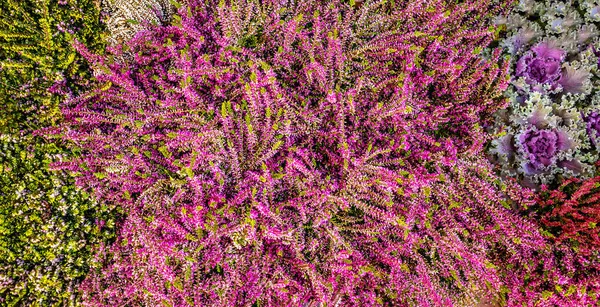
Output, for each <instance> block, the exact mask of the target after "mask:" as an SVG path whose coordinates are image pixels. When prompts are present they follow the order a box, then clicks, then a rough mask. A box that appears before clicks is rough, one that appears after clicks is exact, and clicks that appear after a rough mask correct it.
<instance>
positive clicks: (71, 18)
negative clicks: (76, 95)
mask: <svg viewBox="0 0 600 307" xmlns="http://www.w3.org/2000/svg"><path fill="white" fill-rule="evenodd" d="M65 2H67V4H64V5H61V4H58V2H57V1H56V0H18V1H17V0H3V1H0V84H2V86H0V99H1V100H2V102H3V109H2V111H1V112H0V133H15V132H17V131H19V130H25V131H26V132H27V131H31V130H33V129H36V128H39V127H41V126H48V125H52V124H54V123H56V121H57V120H58V119H59V118H60V113H59V111H58V103H59V102H60V101H61V100H62V99H64V95H56V94H53V93H50V92H49V91H48V88H49V87H50V86H52V85H53V84H55V83H56V82H62V81H64V82H65V83H66V86H67V87H68V90H69V91H74V92H77V91H78V90H80V89H81V88H82V87H84V86H85V85H86V84H87V82H89V80H90V79H91V72H90V69H89V67H87V65H86V64H85V62H84V60H83V59H82V58H81V57H80V56H79V55H77V53H76V52H75V50H74V49H73V48H72V46H71V43H72V41H73V40H74V39H77V40H79V41H80V42H83V43H84V44H85V45H86V46H88V48H90V49H91V50H94V51H95V52H99V51H101V50H102V49H103V41H104V39H103V36H104V35H105V32H104V31H103V27H102V24H101V22H100V12H99V7H98V3H96V2H99V1H94V0H77V1H76V0H68V1H65ZM70 32H72V33H70ZM65 90H66V89H65Z"/></svg>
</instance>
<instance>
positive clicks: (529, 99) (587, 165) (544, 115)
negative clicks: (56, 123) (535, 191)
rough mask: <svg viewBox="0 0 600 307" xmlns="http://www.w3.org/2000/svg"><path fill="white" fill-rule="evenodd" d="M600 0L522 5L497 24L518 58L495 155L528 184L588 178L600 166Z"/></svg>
mask: <svg viewBox="0 0 600 307" xmlns="http://www.w3.org/2000/svg"><path fill="white" fill-rule="evenodd" d="M597 11H598V2H597V1H595V0H591V1H587V0H586V1H566V2H565V1H540V2H536V1H520V2H519V4H518V5H517V6H516V8H515V9H514V10H513V11H512V12H511V13H510V14H506V15H501V16H500V17H498V18H497V21H496V23H497V24H499V25H501V26H502V27H504V31H503V32H502V33H503V37H504V38H503V39H502V40H501V41H500V45H501V46H502V47H503V49H504V50H505V52H506V53H507V54H509V55H511V57H512V62H511V85H510V86H509V89H508V91H507V93H506V95H507V96H508V97H509V100H510V105H509V107H508V108H507V109H506V110H502V111H501V112H499V113H498V115H497V123H496V125H494V126H493V128H492V129H491V130H492V131H494V133H498V138H497V139H496V140H495V141H494V142H493V148H492V154H493V155H494V157H495V159H496V161H497V163H498V164H499V165H500V166H501V169H502V172H503V174H504V175H505V176H511V177H518V178H519V179H520V180H521V182H522V183H523V184H524V185H527V186H529V187H535V188H539V186H540V184H551V185H552V184H554V185H556V184H559V183H560V181H561V180H563V179H564V178H571V177H579V178H588V177H590V176H591V175H592V174H593V172H594V166H593V165H594V163H595V162H596V161H597V160H598V148H599V147H598V142H597V141H596V139H597V129H596V128H597V125H596V122H597V117H598V116H597V115H598V114H597V113H598V107H599V106H600V104H599V103H600V100H599V99H600V78H599V75H598V73H599V70H598V68H599V67H598V65H599V64H600V62H599V58H598V52H597V50H598V44H599V42H600V38H599V37H598V30H597V29H598V26H599V20H598V16H597V13H598V12H597Z"/></svg>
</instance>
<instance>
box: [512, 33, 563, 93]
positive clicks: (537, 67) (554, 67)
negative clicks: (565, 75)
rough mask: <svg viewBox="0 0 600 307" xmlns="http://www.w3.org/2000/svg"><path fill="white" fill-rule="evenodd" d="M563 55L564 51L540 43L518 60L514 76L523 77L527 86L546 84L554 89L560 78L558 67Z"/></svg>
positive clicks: (559, 68)
mask: <svg viewBox="0 0 600 307" xmlns="http://www.w3.org/2000/svg"><path fill="white" fill-rule="evenodd" d="M565 54H566V53H565V51H563V50H562V49H560V48H556V47H553V46H551V45H550V44H549V43H540V44H538V45H537V46H535V47H533V48H532V49H531V50H530V51H528V52H527V53H526V54H525V55H524V56H522V57H521V58H520V59H519V61H518V62H517V70H516V76H517V77H521V76H523V77H525V79H526V82H527V83H528V84H531V85H537V84H544V83H546V84H550V85H552V88H553V89H554V88H556V87H557V85H558V81H559V80H560V79H561V76H562V73H561V67H560V65H561V63H562V62H563V60H564V57H565Z"/></svg>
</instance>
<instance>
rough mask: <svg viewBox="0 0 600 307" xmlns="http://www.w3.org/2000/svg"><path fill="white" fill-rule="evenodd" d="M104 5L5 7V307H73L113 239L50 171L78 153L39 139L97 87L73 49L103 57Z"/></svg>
mask: <svg viewBox="0 0 600 307" xmlns="http://www.w3.org/2000/svg"><path fill="white" fill-rule="evenodd" d="M63 3H64V4H63ZM98 5H99V1H93V0H68V1H64V0H63V2H61V4H59V1H56V0H52V1H51V0H3V1H0V100H1V101H2V107H0V306H71V305H75V303H76V301H77V299H78V292H77V290H78V283H79V282H80V281H81V280H82V279H83V277H84V276H85V274H86V272H87V271H88V270H89V269H90V266H91V263H92V262H91V261H92V259H91V258H92V248H93V247H94V246H95V245H97V244H99V243H101V242H107V241H110V240H111V239H112V238H113V236H114V224H115V217H116V215H115V213H114V212H112V211H111V209H110V208H108V207H106V206H103V205H101V204H98V203H97V202H95V201H94V200H92V199H91V198H90V196H89V195H88V194H87V193H86V192H84V191H81V190H79V189H77V188H75V185H74V179H73V178H72V177H70V176H69V175H68V174H66V173H63V172H56V171H50V170H49V169H48V164H49V163H50V162H53V161H58V159H61V158H62V157H65V156H67V155H69V154H70V153H69V152H68V151H67V150H65V149H64V146H61V145H58V144H52V143H48V142H47V141H44V140H42V139H41V138H38V137H34V136H33V135H32V132H33V131H34V130H36V129H38V128H43V127H48V126H53V125H55V124H56V123H58V122H60V120H61V115H60V111H59V103H60V102H61V101H63V100H64V99H65V98H66V97H67V96H68V95H69V94H71V93H72V94H76V93H77V92H79V91H81V90H82V89H84V88H86V87H87V85H88V83H89V81H90V80H91V79H92V73H91V71H90V68H89V67H88V66H87V65H86V64H85V61H84V60H83V59H82V58H81V57H80V56H79V55H78V54H77V53H76V51H75V50H74V48H73V47H72V45H71V43H72V42H73V40H74V39H77V40H79V41H80V42H82V43H84V44H85V45H86V46H89V47H90V48H91V49H92V50H94V51H95V52H101V51H102V50H103V41H104V39H103V35H104V30H103V27H102V24H101V22H100V12H99V7H98ZM59 83H60V84H62V86H61V87H56V86H55V88H56V89H57V90H55V91H54V90H53V91H51V90H50V88H51V87H52V86H53V85H56V84H59ZM99 223H100V224H99ZM102 224H104V225H103V226H102V227H100V226H99V225H102Z"/></svg>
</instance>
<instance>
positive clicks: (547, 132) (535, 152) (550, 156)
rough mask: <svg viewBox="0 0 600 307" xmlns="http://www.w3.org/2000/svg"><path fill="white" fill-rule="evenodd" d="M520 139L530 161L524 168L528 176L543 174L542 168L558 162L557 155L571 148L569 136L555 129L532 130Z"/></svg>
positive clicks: (523, 134)
mask: <svg viewBox="0 0 600 307" xmlns="http://www.w3.org/2000/svg"><path fill="white" fill-rule="evenodd" d="M518 139H519V142H520V143H521V146H522V147H523V151H524V152H525V155H526V160H527V161H528V162H527V163H526V164H525V166H524V169H525V172H526V173H528V174H536V173H541V169H542V168H544V167H547V166H550V165H551V164H553V163H554V162H555V161H556V155H557V154H558V153H559V152H560V151H561V150H566V149H568V148H570V147H571V141H570V140H569V137H568V135H567V134H566V133H564V132H562V131H558V130H554V129H540V130H538V129H534V128H531V129H529V130H527V131H525V132H524V133H522V134H521V135H520V136H519V138H518Z"/></svg>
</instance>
